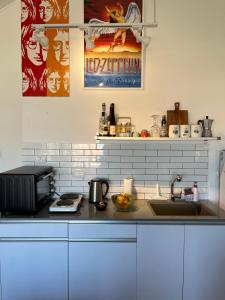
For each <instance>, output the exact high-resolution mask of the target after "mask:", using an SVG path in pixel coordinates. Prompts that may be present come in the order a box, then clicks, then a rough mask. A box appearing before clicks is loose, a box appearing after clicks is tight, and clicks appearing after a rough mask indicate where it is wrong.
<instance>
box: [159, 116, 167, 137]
mask: <svg viewBox="0 0 225 300" xmlns="http://www.w3.org/2000/svg"><path fill="white" fill-rule="evenodd" d="M167 136H168V132H167V122H166V116H163V117H162V121H161V128H160V137H167Z"/></svg>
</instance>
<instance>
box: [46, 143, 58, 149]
mask: <svg viewBox="0 0 225 300" xmlns="http://www.w3.org/2000/svg"><path fill="white" fill-rule="evenodd" d="M60 147H61V143H48V144H47V149H60Z"/></svg>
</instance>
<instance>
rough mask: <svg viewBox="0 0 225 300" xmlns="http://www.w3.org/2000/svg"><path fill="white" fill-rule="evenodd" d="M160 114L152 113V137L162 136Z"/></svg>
mask: <svg viewBox="0 0 225 300" xmlns="http://www.w3.org/2000/svg"><path fill="white" fill-rule="evenodd" d="M160 118H161V116H160V115H152V119H153V125H152V127H151V129H150V133H151V136H152V137H160V125H159V122H160Z"/></svg>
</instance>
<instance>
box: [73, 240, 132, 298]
mask: <svg viewBox="0 0 225 300" xmlns="http://www.w3.org/2000/svg"><path fill="white" fill-rule="evenodd" d="M69 291H70V292H69V299H71V300H76V299H77V300H90V299H96V300H106V299H107V300H128V299H129V300H136V243H135V242H127V243H126V242H113V241H111V242H107V241H105V242H104V241H102V242H99V241H96V242H88V241H87V242H70V245H69Z"/></svg>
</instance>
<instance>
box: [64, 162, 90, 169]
mask: <svg viewBox="0 0 225 300" xmlns="http://www.w3.org/2000/svg"><path fill="white" fill-rule="evenodd" d="M83 166H84V163H83V162H71V161H68V162H60V167H62V168H83Z"/></svg>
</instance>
